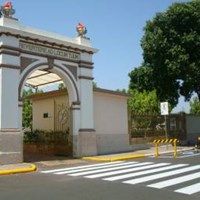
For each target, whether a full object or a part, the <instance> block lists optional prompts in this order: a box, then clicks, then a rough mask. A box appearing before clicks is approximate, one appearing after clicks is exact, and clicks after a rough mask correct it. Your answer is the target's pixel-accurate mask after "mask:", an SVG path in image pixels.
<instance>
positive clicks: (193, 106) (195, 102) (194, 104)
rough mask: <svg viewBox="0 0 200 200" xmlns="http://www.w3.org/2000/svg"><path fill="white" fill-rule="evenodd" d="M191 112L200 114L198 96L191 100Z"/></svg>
mask: <svg viewBox="0 0 200 200" xmlns="http://www.w3.org/2000/svg"><path fill="white" fill-rule="evenodd" d="M190 113H191V114H200V101H199V99H198V98H194V99H193V100H192V101H190Z"/></svg>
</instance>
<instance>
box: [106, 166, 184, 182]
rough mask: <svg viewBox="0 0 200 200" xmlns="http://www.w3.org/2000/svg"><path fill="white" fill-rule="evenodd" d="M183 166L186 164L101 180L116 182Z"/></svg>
mask: <svg viewBox="0 0 200 200" xmlns="http://www.w3.org/2000/svg"><path fill="white" fill-rule="evenodd" d="M184 166H186V164H178V165H171V166H168V167H161V168H158V169H157V168H156V169H152V170H147V171H141V172H136V173H130V174H123V175H120V176H114V177H110V178H105V179H103V180H106V181H116V180H121V179H127V178H132V177H136V176H141V175H146V174H151V173H155V172H160V171H165V170H170V169H176V168H179V167H184Z"/></svg>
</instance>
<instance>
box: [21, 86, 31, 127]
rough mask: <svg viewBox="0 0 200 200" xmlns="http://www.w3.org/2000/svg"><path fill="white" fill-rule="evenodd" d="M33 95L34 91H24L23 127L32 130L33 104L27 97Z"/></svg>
mask: <svg viewBox="0 0 200 200" xmlns="http://www.w3.org/2000/svg"><path fill="white" fill-rule="evenodd" d="M31 94H33V91H32V89H28V90H23V109H22V127H23V128H31V129H32V104H31V102H30V100H29V99H28V98H26V97H27V96H29V95H31Z"/></svg>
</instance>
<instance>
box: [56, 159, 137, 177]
mask: <svg viewBox="0 0 200 200" xmlns="http://www.w3.org/2000/svg"><path fill="white" fill-rule="evenodd" d="M136 163H138V162H123V163H117V164H111V165H106V166H97V167H96V166H93V167H88V168H85V169H75V170H65V171H62V172H56V173H55V174H58V175H59V174H73V173H80V172H85V171H89V170H96V169H104V168H110V167H118V166H128V165H132V164H136Z"/></svg>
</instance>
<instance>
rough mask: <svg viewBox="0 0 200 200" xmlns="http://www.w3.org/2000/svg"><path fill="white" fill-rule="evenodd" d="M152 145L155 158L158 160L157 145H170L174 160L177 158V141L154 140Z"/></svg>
mask: <svg viewBox="0 0 200 200" xmlns="http://www.w3.org/2000/svg"><path fill="white" fill-rule="evenodd" d="M153 143H154V144H155V157H156V158H158V156H159V144H163V143H165V144H172V145H173V148H174V158H176V157H177V155H178V154H177V143H178V140H177V139H164V140H154V141H153Z"/></svg>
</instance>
